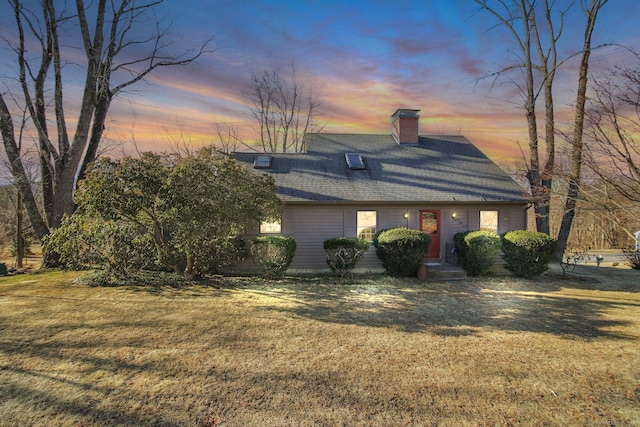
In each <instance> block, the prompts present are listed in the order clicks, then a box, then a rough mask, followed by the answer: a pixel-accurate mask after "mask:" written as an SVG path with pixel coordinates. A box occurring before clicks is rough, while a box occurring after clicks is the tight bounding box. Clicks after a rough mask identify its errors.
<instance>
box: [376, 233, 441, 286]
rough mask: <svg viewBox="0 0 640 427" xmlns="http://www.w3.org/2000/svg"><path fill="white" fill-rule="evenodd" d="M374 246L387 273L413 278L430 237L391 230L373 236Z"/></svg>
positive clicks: (427, 248) (425, 253)
mask: <svg viewBox="0 0 640 427" xmlns="http://www.w3.org/2000/svg"><path fill="white" fill-rule="evenodd" d="M374 245H375V246H376V255H377V256H378V258H380V260H381V261H382V266H383V267H384V269H385V270H386V271H387V273H389V274H391V275H393V276H413V275H415V274H416V271H417V269H418V267H419V266H420V264H422V263H423V262H424V258H425V256H426V255H427V253H428V252H429V246H431V237H430V236H429V235H428V234H426V233H423V232H421V231H418V230H411V229H408V228H392V229H389V230H384V231H382V232H380V233H379V234H378V235H377V236H375V238H374Z"/></svg>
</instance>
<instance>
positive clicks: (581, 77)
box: [558, 0, 608, 259]
mask: <svg viewBox="0 0 640 427" xmlns="http://www.w3.org/2000/svg"><path fill="white" fill-rule="evenodd" d="M586 1H587V0H582V7H583V11H584V13H585V16H586V18H587V19H586V22H585V31H584V39H583V46H582V54H581V58H580V68H579V69H578V87H577V94H576V103H575V106H574V108H575V121H574V125H573V135H572V137H571V139H570V141H569V142H570V143H571V170H570V172H569V177H568V181H569V191H568V193H567V199H566V202H565V205H564V213H563V216H562V222H561V223H560V231H558V255H559V258H560V259H562V256H563V254H564V251H565V249H566V247H567V241H568V240H569V233H570V232H571V226H572V224H573V219H574V217H575V214H576V212H575V207H576V203H577V201H578V197H579V196H580V182H581V173H582V159H583V151H584V150H583V145H584V144H583V141H584V138H583V136H584V120H585V105H586V102H587V87H588V84H589V59H590V58H591V51H592V47H591V38H592V36H593V30H594V28H595V26H596V19H597V17H598V13H599V12H600V9H602V8H603V7H604V5H605V4H607V2H608V0H588V2H589V4H588V6H587V5H585V4H584V3H585V2H586Z"/></svg>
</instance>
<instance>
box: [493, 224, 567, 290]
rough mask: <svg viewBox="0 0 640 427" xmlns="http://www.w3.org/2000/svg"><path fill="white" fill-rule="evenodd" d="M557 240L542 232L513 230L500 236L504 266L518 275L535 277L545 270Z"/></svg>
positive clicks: (555, 247) (555, 248)
mask: <svg viewBox="0 0 640 427" xmlns="http://www.w3.org/2000/svg"><path fill="white" fill-rule="evenodd" d="M557 248H558V242H557V241H556V240H555V239H552V238H551V237H549V236H548V235H546V234H544V233H538V232H535V231H528V230H515V231H510V232H508V233H506V234H505V235H504V236H503V238H502V250H503V252H504V255H503V258H504V260H505V262H506V263H505V266H504V267H505V268H506V269H507V270H509V271H510V272H511V273H512V274H514V275H515V276H518V277H525V278H531V277H536V276H539V275H541V274H542V273H544V272H545V271H547V269H548V268H549V267H548V264H549V261H550V260H551V259H552V258H553V256H554V255H555V253H556V250H557Z"/></svg>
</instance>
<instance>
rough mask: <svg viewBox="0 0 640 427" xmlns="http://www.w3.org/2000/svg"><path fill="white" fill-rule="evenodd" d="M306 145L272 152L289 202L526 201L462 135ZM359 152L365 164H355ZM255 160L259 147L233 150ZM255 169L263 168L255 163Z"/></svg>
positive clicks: (313, 139) (335, 139)
mask: <svg viewBox="0 0 640 427" xmlns="http://www.w3.org/2000/svg"><path fill="white" fill-rule="evenodd" d="M306 141H307V142H306V143H307V152H306V153H303V154H283V153H273V154H272V156H273V159H272V168H271V169H268V170H261V171H259V173H269V174H270V175H272V176H273V178H274V179H275V181H276V185H277V186H278V195H279V196H280V198H281V199H282V200H283V201H284V202H338V201H345V202H346V201H354V202H415V201H421V202H472V201H487V202H525V201H526V198H525V196H524V190H523V189H522V188H521V187H520V186H519V185H518V184H517V183H516V182H515V181H514V180H513V179H511V178H510V177H509V176H508V175H507V174H505V173H504V172H503V171H502V170H501V169H500V168H499V167H498V166H496V165H495V163H493V162H492V161H491V160H490V159H488V158H487V157H486V156H485V155H484V154H483V153H482V152H481V151H480V150H478V149H477V148H476V147H475V146H474V145H473V144H472V143H471V142H469V140H467V139H466V138H465V137H463V136H421V137H420V139H419V143H418V144H417V145H412V146H407V145H402V146H401V145H398V144H397V143H396V142H395V140H394V139H393V137H392V136H391V135H353V134H326V133H316V134H308V135H307V139H306ZM345 153H358V154H360V155H361V156H362V159H363V160H364V163H365V165H366V169H365V170H351V169H349V167H348V165H347V163H346V161H345V157H344V155H345ZM234 157H235V158H236V159H237V160H238V161H240V162H241V163H245V164H247V166H248V167H250V168H252V167H253V161H254V159H255V157H256V153H235V154H234ZM256 172H258V171H257V170H256Z"/></svg>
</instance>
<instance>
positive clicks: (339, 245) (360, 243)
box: [324, 237, 369, 276]
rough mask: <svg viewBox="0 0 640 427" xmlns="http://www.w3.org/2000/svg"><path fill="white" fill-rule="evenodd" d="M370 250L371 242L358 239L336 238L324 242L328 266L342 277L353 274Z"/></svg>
mask: <svg viewBox="0 0 640 427" xmlns="http://www.w3.org/2000/svg"><path fill="white" fill-rule="evenodd" d="M368 249H369V242H367V241H366V240H363V239H358V238H357V237H335V238H332V239H327V240H325V241H324V250H325V252H326V253H327V265H328V266H329V268H331V271H333V272H334V273H337V274H339V275H341V276H344V275H346V274H348V273H349V272H351V270H353V268H354V267H355V266H356V263H357V262H358V261H359V260H361V259H362V257H363V256H364V254H365V253H366V252H367V250H368Z"/></svg>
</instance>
